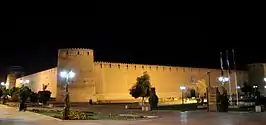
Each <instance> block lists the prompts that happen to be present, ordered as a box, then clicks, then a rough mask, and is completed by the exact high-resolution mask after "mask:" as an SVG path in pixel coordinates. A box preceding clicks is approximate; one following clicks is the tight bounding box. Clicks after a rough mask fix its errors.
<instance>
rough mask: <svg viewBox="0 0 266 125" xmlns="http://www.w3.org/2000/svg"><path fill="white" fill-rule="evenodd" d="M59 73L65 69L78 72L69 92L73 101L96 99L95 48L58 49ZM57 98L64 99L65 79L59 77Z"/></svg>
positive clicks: (71, 82)
mask: <svg viewBox="0 0 266 125" xmlns="http://www.w3.org/2000/svg"><path fill="white" fill-rule="evenodd" d="M57 66H58V74H59V72H61V71H63V70H68V71H70V70H73V71H74V72H75V73H76V76H75V77H74V79H72V80H71V81H70V84H69V92H70V93H71V94H70V98H71V101H74V102H81V101H88V100H89V99H93V100H96V99H95V73H94V56H93V50H90V49H82V48H80V49H79V48H73V49H60V50H59V51H58V64H57ZM57 83H58V84H57V91H58V93H57V100H58V101H63V99H64V86H65V84H66V82H65V81H64V79H61V78H58V79H57Z"/></svg>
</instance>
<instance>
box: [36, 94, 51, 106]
mask: <svg viewBox="0 0 266 125" xmlns="http://www.w3.org/2000/svg"><path fill="white" fill-rule="evenodd" d="M51 94H52V93H51V92H50V91H39V92H38V97H39V99H38V100H39V102H40V103H43V104H44V105H46V104H47V102H48V101H49V99H50V98H51Z"/></svg>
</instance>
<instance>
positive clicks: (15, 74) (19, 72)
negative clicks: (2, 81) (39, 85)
mask: <svg viewBox="0 0 266 125" xmlns="http://www.w3.org/2000/svg"><path fill="white" fill-rule="evenodd" d="M24 75H25V73H24V68H23V67H21V66H10V67H8V69H7V78H6V83H8V88H9V89H11V88H13V87H16V79H17V78H19V77H22V76H24Z"/></svg>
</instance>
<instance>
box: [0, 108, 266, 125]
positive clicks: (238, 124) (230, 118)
mask: <svg viewBox="0 0 266 125" xmlns="http://www.w3.org/2000/svg"><path fill="white" fill-rule="evenodd" d="M0 112H1V113H0V125H139V124H141V125H265V124H266V119H265V118H266V113H247V112H229V113H207V112H205V111H190V112H178V111H160V112H158V113H156V114H157V115H158V116H159V117H158V118H152V119H147V120H137V121H136V120H130V121H118V120H117V121H115V120H84V121H62V120H58V119H54V118H51V117H48V116H44V115H39V114H36V113H31V112H18V111H17V109H15V108H11V107H7V106H3V105H0Z"/></svg>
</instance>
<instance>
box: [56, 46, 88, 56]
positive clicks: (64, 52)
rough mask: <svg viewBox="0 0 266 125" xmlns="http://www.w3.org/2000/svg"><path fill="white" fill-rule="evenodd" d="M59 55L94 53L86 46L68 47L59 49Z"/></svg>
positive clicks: (86, 54)
mask: <svg viewBox="0 0 266 125" xmlns="http://www.w3.org/2000/svg"><path fill="white" fill-rule="evenodd" d="M58 54H59V56H60V55H61V56H90V55H93V50H92V49H86V48H66V49H59V53H58Z"/></svg>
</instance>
